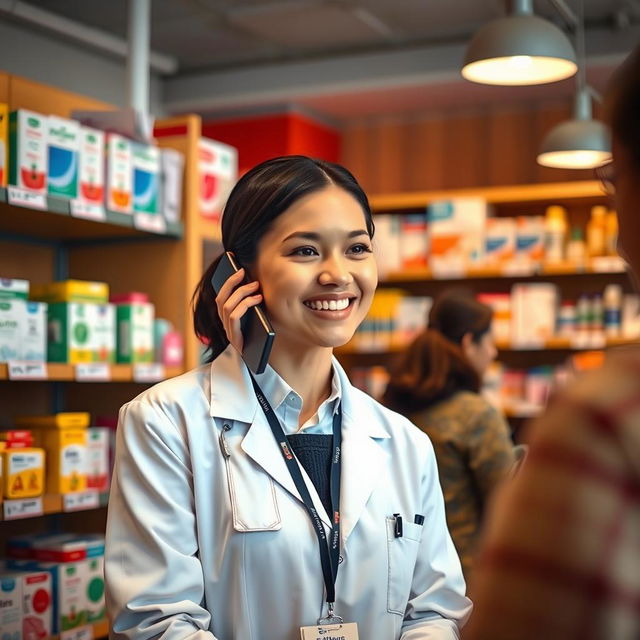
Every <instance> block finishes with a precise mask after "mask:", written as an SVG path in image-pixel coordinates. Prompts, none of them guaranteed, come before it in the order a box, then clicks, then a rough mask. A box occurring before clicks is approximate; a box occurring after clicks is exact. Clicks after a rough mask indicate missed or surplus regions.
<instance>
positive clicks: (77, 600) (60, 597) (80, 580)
mask: <svg viewBox="0 0 640 640" xmlns="http://www.w3.org/2000/svg"><path fill="white" fill-rule="evenodd" d="M33 570H37V571H47V572H48V573H49V574H50V575H51V585H52V591H53V624H52V627H53V629H52V631H53V633H54V634H60V633H62V632H63V631H69V630H71V629H76V628H77V627H81V626H83V625H85V624H87V607H86V595H85V593H84V589H85V586H86V563H85V561H84V560H81V561H80V562H67V563H60V564H58V563H52V562H43V563H35V564H34V565H33Z"/></svg>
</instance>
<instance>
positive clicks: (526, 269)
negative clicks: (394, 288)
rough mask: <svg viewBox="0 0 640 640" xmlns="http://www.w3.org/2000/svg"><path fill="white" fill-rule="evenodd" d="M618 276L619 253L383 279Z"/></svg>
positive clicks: (429, 271) (389, 281) (400, 274)
mask: <svg viewBox="0 0 640 640" xmlns="http://www.w3.org/2000/svg"><path fill="white" fill-rule="evenodd" d="M596 274H597V275H603V276H614V275H618V274H626V267H625V264H624V262H623V260H622V259H621V258H618V257H617V256H611V257H603V258H596V259H592V260H590V261H589V262H587V263H586V264H584V265H582V266H579V267H577V266H576V265H575V264H574V263H572V262H556V263H552V264H546V265H540V266H528V265H506V266H492V267H470V268H468V269H465V270H461V271H457V272H455V271H448V272H434V271H433V270H432V269H428V268H427V269H420V270H418V269H416V270H412V271H398V272H392V273H389V274H387V275H385V276H384V277H383V278H382V279H381V283H384V284H396V283H398V284H399V283H403V282H421V281H425V280H438V281H448V280H450V281H453V280H467V279H496V278H498V279H509V280H526V279H529V278H540V277H556V276H592V275H596Z"/></svg>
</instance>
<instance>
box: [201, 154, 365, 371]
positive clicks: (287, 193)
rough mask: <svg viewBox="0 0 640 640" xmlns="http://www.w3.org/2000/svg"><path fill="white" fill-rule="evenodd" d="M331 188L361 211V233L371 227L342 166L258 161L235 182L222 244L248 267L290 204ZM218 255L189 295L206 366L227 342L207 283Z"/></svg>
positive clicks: (303, 159)
mask: <svg viewBox="0 0 640 640" xmlns="http://www.w3.org/2000/svg"><path fill="white" fill-rule="evenodd" d="M330 185H336V186H338V187H340V188H342V189H344V190H345V191H347V192H348V193H350V194H351V195H352V196H353V197H354V198H355V199H356V200H357V201H358V203H359V204H360V206H361V207H362V211H363V213H364V217H365V222H366V227H367V232H368V233H369V236H370V237H373V232H374V226H373V219H372V216H371V208H370V207H369V200H368V199H367V196H366V194H365V193H364V191H363V190H362V187H360V185H359V184H358V181H357V180H356V179H355V178H354V176H353V175H352V174H351V173H350V172H349V171H348V170H347V169H345V168H344V167H342V166H340V165H338V164H334V163H332V162H325V161H323V160H317V159H315V158H308V157H307V156H282V157H279V158H273V159H271V160H267V161H266V162H262V163H261V164H259V165H257V166H256V167H254V168H253V169H251V170H250V171H248V172H247V173H245V174H244V175H243V176H242V178H240V180H238V182H237V183H236V185H235V187H234V188H233V190H232V191H231V194H230V195H229V198H228V200H227V204H226V206H225V208H224V214H223V216H222V245H223V247H224V250H225V251H231V252H233V253H234V254H235V256H236V258H237V260H238V262H239V263H240V264H241V265H242V266H244V267H246V268H249V269H250V268H251V266H252V265H253V264H254V262H255V260H256V257H257V251H258V244H259V242H260V240H261V239H262V237H263V236H264V234H265V233H266V232H267V231H268V230H269V229H270V227H271V225H272V223H273V221H274V220H275V219H276V218H277V217H278V216H279V215H280V214H281V213H283V212H284V211H286V210H287V209H288V208H289V207H290V206H291V205H292V204H294V202H296V201H297V200H299V199H300V198H302V197H303V196H306V195H308V194H310V193H313V192H314V191H319V190H320V189H324V188H325V187H327V186H330ZM219 262H220V257H218V258H216V259H215V260H214V261H213V262H212V263H211V264H210V265H209V267H208V268H207V270H206V271H205V273H204V275H203V276H202V278H201V280H200V282H199V283H198V285H197V287H196V290H195V291H194V294H193V298H192V304H193V326H194V329H195V332H196V335H197V336H198V337H199V338H200V339H201V340H202V341H203V342H205V343H206V344H207V351H206V360H207V362H211V361H212V360H214V359H215V358H216V357H217V356H218V355H219V354H220V353H222V352H223V351H224V349H225V348H226V346H227V345H228V344H229V340H228V339H227V336H226V333H225V331H224V327H223V325H222V321H221V320H220V317H219V316H218V309H217V307H216V303H215V297H216V294H215V292H214V290H213V286H212V285H211V276H212V275H213V273H214V271H215V269H216V267H217V266H218V263H219Z"/></svg>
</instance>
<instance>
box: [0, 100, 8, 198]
mask: <svg viewBox="0 0 640 640" xmlns="http://www.w3.org/2000/svg"><path fill="white" fill-rule="evenodd" d="M8 154H9V107H8V106H7V105H6V104H4V103H2V102H0V187H6V186H7V177H8V176H7V173H8V163H9V157H8Z"/></svg>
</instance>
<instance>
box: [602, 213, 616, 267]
mask: <svg viewBox="0 0 640 640" xmlns="http://www.w3.org/2000/svg"><path fill="white" fill-rule="evenodd" d="M604 248H605V253H606V254H607V255H608V256H616V255H618V214H617V213H616V212H615V210H614V209H609V211H607V214H606V216H605V224H604Z"/></svg>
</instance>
